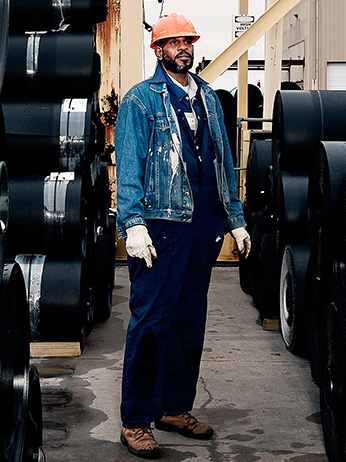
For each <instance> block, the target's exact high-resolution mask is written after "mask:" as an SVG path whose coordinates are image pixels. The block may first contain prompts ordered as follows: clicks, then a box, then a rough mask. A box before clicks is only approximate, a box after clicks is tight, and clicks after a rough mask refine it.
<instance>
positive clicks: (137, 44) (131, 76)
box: [120, 0, 143, 98]
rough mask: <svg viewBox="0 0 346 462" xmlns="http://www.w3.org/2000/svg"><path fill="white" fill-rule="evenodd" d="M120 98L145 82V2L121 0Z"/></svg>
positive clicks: (140, 0) (141, 0)
mask: <svg viewBox="0 0 346 462" xmlns="http://www.w3.org/2000/svg"><path fill="white" fill-rule="evenodd" d="M120 30H121V35H120V37H121V38H120V47H121V56H120V63H121V69H120V76H121V78H120V98H122V97H123V96H124V95H125V93H126V92H127V91H128V90H129V89H130V88H131V87H132V86H133V85H135V84H136V83H138V82H140V81H141V80H143V0H131V1H129V0H121V7H120Z"/></svg>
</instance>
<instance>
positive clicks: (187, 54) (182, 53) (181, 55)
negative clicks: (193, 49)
mask: <svg viewBox="0 0 346 462" xmlns="http://www.w3.org/2000/svg"><path fill="white" fill-rule="evenodd" d="M186 56H188V57H189V58H192V55H191V54H190V53H188V52H187V51H181V52H180V53H178V54H177V56H176V58H181V57H186Z"/></svg>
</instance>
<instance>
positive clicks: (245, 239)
mask: <svg viewBox="0 0 346 462" xmlns="http://www.w3.org/2000/svg"><path fill="white" fill-rule="evenodd" d="M231 235H232V236H233V237H234V239H235V241H236V243H237V247H238V250H239V252H240V253H242V254H244V257H245V258H247V257H248V255H249V253H250V249H251V239H250V236H249V233H248V232H247V231H246V229H245V228H243V227H242V228H236V229H232V231H231Z"/></svg>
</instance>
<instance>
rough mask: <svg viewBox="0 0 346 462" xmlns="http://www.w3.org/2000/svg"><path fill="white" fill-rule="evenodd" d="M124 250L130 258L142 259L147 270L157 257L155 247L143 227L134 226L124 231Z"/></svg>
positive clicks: (145, 228)
mask: <svg viewBox="0 0 346 462" xmlns="http://www.w3.org/2000/svg"><path fill="white" fill-rule="evenodd" d="M126 234H127V238H126V242H125V245H126V250H127V253H128V254H129V255H130V257H135V258H144V260H145V264H146V265H147V267H148V268H151V267H152V266H153V259H154V258H156V257H157V254H156V250H155V247H154V246H153V243H152V240H151V238H150V236H149V233H148V228H147V227H146V226H144V225H135V226H132V227H131V228H127V230H126Z"/></svg>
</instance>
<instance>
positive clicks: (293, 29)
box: [283, 0, 346, 90]
mask: <svg viewBox="0 0 346 462" xmlns="http://www.w3.org/2000/svg"><path fill="white" fill-rule="evenodd" d="M345 14H346V2H345V1H344V0H302V1H301V2H300V3H299V4H298V5H297V6H296V7H295V8H293V9H292V10H291V11H290V12H289V13H288V14H287V15H286V16H285V18H284V34H283V59H302V58H305V68H304V70H302V69H301V68H300V69H295V68H292V69H291V75H290V78H291V80H292V81H299V80H300V79H302V85H303V88H304V89H305V90H311V89H315V88H316V89H320V90H325V89H326V88H327V63H328V62H346V49H345V46H344V44H345V43H346V28H345V25H344V22H345Z"/></svg>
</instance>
